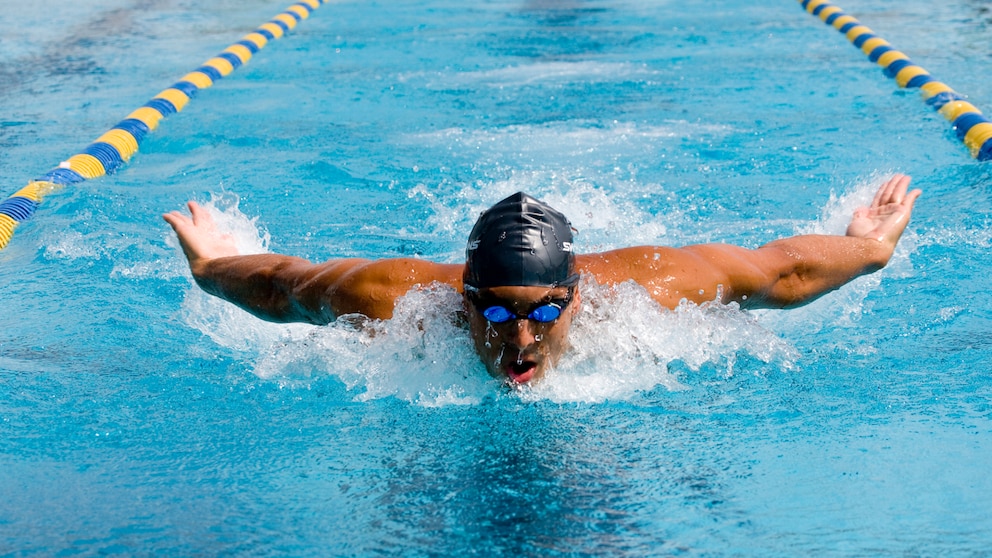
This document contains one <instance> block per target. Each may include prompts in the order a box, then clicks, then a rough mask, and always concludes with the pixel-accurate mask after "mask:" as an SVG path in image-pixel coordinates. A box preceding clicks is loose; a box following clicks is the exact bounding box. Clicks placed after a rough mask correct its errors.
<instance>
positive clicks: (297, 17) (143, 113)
mask: <svg viewBox="0 0 992 558" xmlns="http://www.w3.org/2000/svg"><path fill="white" fill-rule="evenodd" d="M328 1H330V0H301V1H300V2H297V3H295V4H293V5H292V6H289V7H288V8H286V10H284V11H283V12H281V13H279V14H278V15H276V16H275V17H273V18H272V19H271V20H269V21H267V22H266V23H263V24H262V25H260V26H259V27H258V28H256V29H255V30H254V31H252V32H251V33H249V34H247V35H245V36H244V37H242V38H241V40H239V41H238V42H236V43H234V44H232V45H231V46H229V47H227V48H225V49H224V50H223V51H221V53H220V54H218V55H217V56H215V57H213V58H211V59H209V60H207V61H206V62H204V63H203V65H201V66H200V67H199V68H197V69H195V70H193V71H192V72H190V73H188V74H186V75H184V76H183V77H182V78H180V79H179V81H178V82H176V83H174V84H172V85H171V86H169V87H168V88H167V89H165V90H163V91H162V92H161V93H159V94H158V95H155V96H154V97H152V99H151V100H150V101H148V102H147V103H145V104H144V106H142V107H140V108H138V109H137V110H135V111H133V112H131V114H128V115H127V117H126V118H125V119H124V120H121V121H120V122H118V123H117V124H116V125H115V126H114V127H113V128H111V129H110V130H109V131H107V132H106V133H105V134H103V135H102V136H100V137H98V138H97V139H96V140H94V141H93V143H91V144H89V145H88V146H86V148H85V149H83V150H82V151H81V152H80V153H77V154H75V155H73V156H72V157H69V158H68V159H67V160H65V161H62V162H61V163H59V165H58V166H57V167H55V168H53V169H52V170H50V171H48V172H47V173H45V174H43V175H41V176H39V177H38V178H35V179H34V180H31V181H30V182H28V185H27V186H25V187H24V188H21V189H20V190H18V191H17V192H15V193H14V194H13V195H11V196H10V197H8V198H7V199H6V200H4V201H3V202H0V250H3V249H4V248H6V246H7V245H8V244H9V243H10V239H11V238H12V237H13V235H14V229H15V228H17V226H18V225H19V224H20V223H22V222H24V221H26V220H28V219H30V218H31V216H32V215H34V213H35V211H36V210H37V209H38V206H39V205H40V204H41V201H42V200H43V199H44V198H45V196H47V195H49V194H51V193H52V192H55V191H57V190H61V189H62V188H63V187H65V186H68V185H70V184H76V183H79V182H83V181H85V180H91V179H94V178H97V177H100V176H103V175H105V174H111V173H113V172H115V171H116V170H117V169H118V168H120V167H121V166H123V165H124V164H125V163H127V162H128V161H129V160H130V159H131V157H132V156H133V155H134V154H135V153H137V151H138V146H139V145H140V144H141V141H142V140H143V139H144V137H145V136H146V135H147V134H148V133H149V132H151V131H152V130H154V129H155V128H156V127H157V126H158V124H159V122H160V121H161V120H162V119H163V118H165V117H167V116H169V115H171V114H174V113H177V112H180V111H182V110H183V108H184V107H185V106H186V104H187V103H188V102H189V100H190V99H191V98H192V97H193V95H195V94H196V92H197V91H199V90H201V89H206V88H208V87H210V86H211V85H213V84H214V83H216V82H217V81H218V80H219V79H221V78H223V77H225V76H227V75H228V74H230V73H231V72H233V71H234V70H236V69H238V68H239V67H241V66H243V65H244V64H246V63H247V62H248V60H250V59H251V57H252V56H254V55H255V54H256V53H258V51H260V50H261V49H263V48H265V45H266V44H268V43H269V42H270V41H274V40H276V39H279V38H281V37H283V36H284V35H285V34H286V33H288V32H289V31H290V30H292V29H293V28H294V27H296V24H297V23H299V22H301V21H303V20H304V19H306V18H308V17H310V14H311V13H312V12H313V11H314V10H316V9H317V8H319V7H320V6H321V5H322V4H324V3H326V2H328Z"/></svg>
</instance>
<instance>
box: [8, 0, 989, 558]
mask: <svg viewBox="0 0 992 558" xmlns="http://www.w3.org/2000/svg"><path fill="white" fill-rule="evenodd" d="M741 4H743V3H740V2H730V1H721V0H717V1H710V2H705V3H704V2H700V1H696V0H686V1H680V2H674V1H672V2H664V1H653V2H646V1H642V0H631V1H623V2H601V1H588V2H586V1H580V0H559V1H554V0H540V1H538V0H531V1H525V2H501V1H490V2H483V3H477V4H469V5H466V4H465V3H454V2H444V1H443V0H421V1H416V2H413V1H402V0H401V1H396V2H390V3H382V4H379V3H375V2H340V3H331V4H327V5H325V6H323V7H321V8H320V9H319V10H318V11H317V12H316V13H315V14H314V16H312V17H311V18H310V19H308V20H306V21H305V22H304V23H302V24H301V25H300V26H299V27H298V28H297V29H296V30H294V32H293V33H292V34H291V35H290V36H289V37H287V38H285V39H282V40H280V41H278V42H276V43H273V44H272V45H270V46H268V47H266V49H265V50H264V51H263V52H261V53H260V54H259V55H258V56H257V57H255V58H254V59H253V60H252V61H251V62H250V63H249V64H248V65H247V66H245V67H243V68H241V69H239V70H238V72H237V73H235V74H233V75H232V76H230V77H228V78H226V79H225V80H223V81H221V82H219V83H218V84H217V85H215V86H214V87H212V88H211V89H209V90H206V91H203V92H201V93H200V94H199V95H197V96H196V98H194V99H193V101H192V102H191V103H190V104H189V106H187V107H186V108H185V109H184V110H183V112H182V113H180V114H178V115H175V116H172V117H170V118H169V119H168V120H166V121H164V122H163V123H162V125H161V126H160V128H159V129H158V130H156V131H155V132H154V133H152V134H150V135H149V136H148V137H147V138H146V139H145V141H144V143H143V144H142V147H141V152H140V153H139V154H138V155H137V156H135V158H134V159H133V160H132V161H131V162H130V163H129V164H128V165H127V166H126V167H125V168H123V169H122V170H121V171H120V172H118V173H117V174H114V175H112V176H108V177H104V178H101V179H98V180H93V181H87V182H85V183H82V184H80V185H78V186H74V187H69V188H66V189H65V190H63V191H62V192H60V193H58V194H55V195H52V196H50V197H48V198H46V200H45V202H44V204H43V205H42V206H41V208H40V209H39V212H38V214H37V215H36V216H35V217H34V218H33V219H32V220H30V221H28V222H26V223H25V224H24V225H22V226H21V227H20V228H19V229H18V231H17V235H16V236H15V238H14V240H13V242H12V243H11V244H10V246H8V247H7V248H6V249H5V250H3V251H2V252H0V285H2V289H0V308H3V309H4V316H5V320H4V326H3V327H2V328H0V419H2V420H0V432H2V436H0V479H3V481H4V482H2V483H0V502H2V504H0V549H2V552H3V553H9V554H12V555H53V554H60V553H61V554H73V553H80V554H103V553H106V554H110V553H117V554H179V555H194V554H196V555H199V554H206V555H214V554H245V555H273V554H288V555H299V556H307V555H309V556H325V555H374V554H386V553H398V552H402V553H404V554H408V555H436V554H463V553H477V554H490V553H502V554H510V553H519V554H526V555H559V554H576V555H585V554H630V555H697V556H698V555H704V556H720V555H753V556H769V555H789V556H792V555H805V554H825V555H878V554H881V555H887V554H892V555H895V554H898V555H927V556H930V555H980V554H982V553H984V552H985V551H986V549H987V548H988V547H989V546H990V543H992V525H990V520H989V519H988V518H989V517H992V509H990V503H989V502H992V482H990V481H989V480H988V476H987V473H986V464H987V463H988V462H989V461H990V453H992V451H990V440H992V437H990V436H992V432H990V431H992V428H990V425H992V423H990V419H992V407H990V399H992V381H990V380H989V378H988V372H989V366H988V364H987V363H988V362H989V361H990V356H992V343H990V340H992V335H990V332H992V325H990V324H992V321H990V318H992V316H990V310H989V309H990V308H992V304H990V295H989V294H988V291H987V289H985V288H984V287H985V283H986V281H987V280H986V276H987V274H988V273H989V271H990V265H989V263H988V257H987V253H988V249H989V245H990V234H989V232H988V230H989V217H988V216H989V213H990V211H989V210H990V207H989V206H990V203H992V198H990V195H989V191H990V186H992V172H990V167H989V166H988V163H979V162H976V161H974V160H973V159H971V158H970V157H969V156H968V153H967V150H966V149H965V148H964V147H963V146H962V145H961V143H960V142H959V141H957V139H956V138H955V137H954V133H953V131H952V130H951V129H950V127H949V126H948V124H947V123H946V121H945V120H944V119H943V118H942V117H941V116H940V115H938V114H936V113H934V112H933V111H932V110H931V109H929V108H928V107H926V106H925V104H923V103H922V102H920V100H919V99H918V97H917V93H916V92H913V91H904V90H899V89H898V88H897V87H896V86H895V84H894V83H893V82H892V80H890V79H888V78H886V77H885V76H883V75H882V74H881V71H880V70H879V69H878V67H877V66H875V65H873V64H871V63H870V62H868V61H867V60H866V59H865V56H864V55H863V53H861V52H860V51H858V50H857V49H855V48H853V47H851V46H850V45H849V44H848V43H847V41H846V40H844V38H843V37H842V36H839V35H838V34H837V33H836V32H835V31H833V30H831V29H830V28H828V27H826V26H824V25H823V23H822V22H820V21H819V20H817V19H816V18H813V17H811V16H810V15H808V14H807V13H805V12H804V11H803V10H802V9H801V8H800V7H799V6H798V5H797V4H796V3H795V2H792V1H783V2H776V3H765V4H766V5H762V6H760V7H759V6H757V5H754V6H746V5H741ZM838 5H840V6H841V7H842V8H844V9H845V10H846V11H848V12H849V13H852V14H854V15H856V16H857V17H858V18H859V19H861V20H862V21H863V22H864V23H865V24H867V25H869V26H871V27H872V28H873V29H875V30H876V31H877V32H878V33H879V34H880V35H882V36H884V37H885V38H886V39H888V40H889V41H890V42H892V44H893V45H896V46H898V47H900V48H901V49H903V50H905V51H906V52H907V54H910V55H911V56H912V57H913V58H914V59H915V60H917V61H918V62H919V63H921V64H922V65H923V66H924V67H926V68H927V69H928V70H930V71H931V72H932V73H933V74H935V76H937V77H939V78H940V79H941V80H943V81H944V82H946V83H948V84H950V85H951V86H953V87H954V88H955V89H956V90H957V91H959V92H961V93H964V94H967V95H969V96H970V99H971V100H972V102H973V103H974V104H975V105H976V106H979V107H981V108H984V109H985V111H986V112H987V113H988V111H990V110H992V90H990V88H992V84H990V82H989V80H988V79H987V73H988V70H989V69H990V66H992V63H990V59H989V55H990V51H989V48H988V45H989V44H990V38H992V37H990V36H992V21H990V17H992V16H990V14H989V13H988V11H987V9H986V8H985V7H984V5H983V3H981V2H978V1H967V0H952V1H950V2H945V3H942V4H940V5H937V4H936V3H932V2H926V3H925V2H921V1H917V0H909V1H904V2H888V1H881V0H875V1H868V0H851V1H849V0H845V1H843V2H838ZM284 7H285V6H284V5H283V4H280V3H271V2H261V1H253V0H249V1H238V2H234V1H231V0H222V1H219V2H213V3H210V4H209V5H201V4H194V3H190V2H185V1H175V2H157V3H147V2H134V1H125V0H116V1H111V0H100V1H97V2H90V3H87V4H86V5H85V6H76V5H73V6H62V5H61V4H56V3H44V2H40V3H35V4H32V5H28V6H10V7H5V8H4V13H3V15H0V18H2V21H4V23H5V28H6V29H8V30H9V33H8V37H7V38H9V40H6V39H5V41H4V42H3V43H2V45H0V60H4V61H5V62H3V63H2V64H3V65H2V66H0V68H2V72H3V75H4V76H5V77H6V79H5V80H3V85H0V87H2V88H3V89H2V91H0V99H2V100H0V106H2V107H3V111H2V114H3V117H2V118H3V122H2V126H0V139H2V145H3V147H4V149H5V153H6V155H7V156H6V157H5V158H4V159H3V162H2V163H0V164H2V166H0V169H2V175H3V176H4V177H5V184H7V186H6V187H5V192H13V191H14V190H16V189H17V188H20V187H21V186H22V185H23V183H24V182H25V181H26V180H28V179H29V178H32V177H34V176H37V175H38V174H40V173H42V172H44V171H46V170H47V169H49V168H51V167H52V166H53V165H56V164H58V162H59V161H61V160H63V159H64V158H65V157H67V156H68V155H71V154H73V153H76V152H78V150H79V149H80V148H81V147H82V146H85V145H86V144H87V143H88V142H90V141H92V140H93V139H94V138H95V137H96V136H98V135H99V134H101V133H103V132H104V131H105V130H106V129H107V128H109V127H110V126H111V125H113V124H114V123H115V122H117V121H119V120H120V119H121V118H123V117H124V115H126V114H127V113H128V112H130V111H131V110H133V109H134V108H136V107H138V106H140V105H141V104H143V103H144V102H145V101H147V100H148V99H149V98H150V97H151V96H152V95H154V94H155V93H157V92H158V91H160V90H162V89H163V88H165V87H167V86H168V85H169V84H171V83H173V82H174V81H175V80H176V79H177V78H178V77H179V76H181V75H183V74H184V73H186V72H188V71H190V70H191V69H193V68H194V67H196V65H197V64H199V63H200V62H201V61H203V60H205V59H207V58H208V57H210V56H213V55H215V54H216V53H217V52H219V51H220V50H221V49H223V48H224V47H226V46H228V45H229V44H231V43H232V42H234V41H236V40H237V39H238V38H239V37H240V36H242V35H243V34H244V33H246V32H248V31H250V30H251V29H254V28H255V27H256V26H257V25H258V24H259V23H261V22H263V21H266V20H267V19H268V18H270V17H271V16H272V15H273V14H274V13H276V12H278V11H279V10H282V9H283V8H284ZM894 171H899V172H905V173H907V174H911V175H913V176H914V177H915V183H916V185H918V186H920V187H921V188H923V189H924V197H923V198H922V199H921V200H920V203H919V204H918V206H917V211H916V213H915V214H914V219H913V222H912V223H911V225H910V228H909V230H908V232H907V235H906V237H904V241H903V243H902V244H901V246H900V249H899V251H898V252H897V254H896V257H895V258H894V261H893V262H892V264H891V265H890V267H888V268H886V269H885V270H883V271H882V272H880V273H878V274H875V275H873V276H870V277H868V278H865V279H862V280H859V281H857V282H856V283H854V284H852V285H850V286H848V287H846V288H844V289H842V290H841V291H838V292H836V293H833V294H831V295H829V296H827V297H825V298H823V299H821V300H819V301H817V302H816V303H814V304H812V305H810V306H807V307H804V308H802V309H798V310H792V311H788V312H754V313H742V312H739V311H737V310H735V309H733V308H720V307H710V308H703V309H700V308H681V309H679V310H678V311H675V312H660V311H658V310H656V309H654V308H653V307H652V306H651V305H650V304H647V303H645V300H644V297H643V295H641V294H640V293H638V292H637V291H636V290H633V289H619V290H617V291H615V292H606V291H602V292H593V293H590V296H589V298H588V301H587V302H588V304H587V305H586V306H585V308H584V311H583V314H582V315H581V316H580V317H579V321H578V323H577V324H576V331H575V338H574V339H575V344H576V350H575V351H574V352H573V353H572V355H570V357H569V359H568V362H565V363H563V365H562V367H561V369H560V370H559V371H558V372H557V374H556V375H555V376H554V377H552V378H550V380H549V381H548V382H547V383H546V384H545V385H543V386H539V387H537V388H534V389H531V390H524V391H521V392H507V391H505V390H503V389H501V388H499V387H498V386H497V385H496V384H495V383H494V382H493V381H491V380H489V379H488V377H487V376H486V374H485V372H484V370H483V368H482V366H481V364H479V363H478V362H477V359H476V358H475V356H474V354H473V353H472V352H471V349H470V348H469V346H468V344H467V333H466V332H464V331H462V330H461V329H460V328H459V327H458V326H457V324H454V323H452V322H451V319H450V312H449V311H446V309H450V308H451V307H452V306H453V305H455V304H456V299H455V298H453V296H452V293H449V292H445V291H431V292H425V293H418V294H416V295H414V296H410V297H407V299H405V300H404V301H403V305H402V306H401V307H400V308H399V309H398V312H397V317H396V318H395V319H394V320H392V321H391V322H387V323H383V324H376V325H374V328H373V329H374V331H375V333H376V334H375V335H371V334H369V333H368V331H364V332H363V331H359V330H357V329H356V328H355V327H354V324H347V323H339V324H335V325H333V326H330V327H325V328H312V327H306V326H295V327H289V326H275V325H271V324H264V323H261V322H258V321H256V320H253V319H247V318H246V317H245V315H244V314H240V313H238V312H236V311H234V310H233V309H231V308H230V307H228V306H225V305H223V304H219V303H217V302H216V301H214V300H211V299H209V298H207V297H205V296H204V295H202V293H200V292H199V291H198V290H197V289H196V288H195V287H193V286H192V284H191V280H190V278H189V276H188V274H187V272H186V270H185V268H184V264H183V262H182V259H181V256H180V254H179V252H178V250H177V248H176V247H175V242H174V240H172V239H171V237H170V235H169V234H168V230H167V226H166V225H165V224H164V223H163V222H162V221H161V217H160V216H161V214H162V213H163V212H166V211H169V210H172V209H176V208H179V207H180V206H181V205H182V204H183V203H184V202H185V200H187V199H190V198H193V199H197V200H200V201H203V202H210V203H211V205H212V207H215V208H216V209H217V211H218V212H219V215H220V216H221V218H222V219H223V220H224V222H225V223H226V224H227V225H228V226H230V227H231V228H232V229H233V230H234V231H235V234H236V236H237V238H238V239H239V240H240V241H241V242H242V243H243V244H244V246H245V247H246V249H251V250H266V249H267V250H272V251H276V252H284V253H290V254H294V255H299V256H302V257H306V258H310V259H313V260H319V259H324V258H328V257H332V256H376V255H412V254H416V255H421V256H423V257H426V258H432V259H437V260H442V261H452V262H453V261H458V259H459V258H460V257H461V251H462V249H463V241H464V238H465V236H466V234H467V232H468V228H469V227H470V225H471V223H472V221H473V220H474V218H475V216H476V215H477V213H478V212H479V211H480V210H481V209H482V208H484V207H486V206H487V205H489V204H490V203H492V202H493V201H495V200H497V199H499V198H500V197H502V196H503V195H505V194H509V193H511V192H513V191H516V190H519V189H522V190H526V191H529V192H530V193H532V194H534V195H536V196H538V197H541V198H544V199H545V200H546V201H548V202H549V203H551V204H552V205H554V206H556V207H559V208H560V209H562V210H563V211H564V212H565V213H566V214H567V215H569V216H570V217H571V218H572V220H573V222H574V224H575V225H576V228H577V229H578V230H579V232H578V234H577V241H578V242H579V244H580V248H581V249H582V250H585V251H591V250H598V249H603V248H610V247H615V246H622V245H628V244H634V243H647V242H652V243H662V244H673V245H681V244H685V243H691V242H711V241H726V242H733V243H739V244H743V245H746V246H757V245H759V244H761V243H763V242H767V241H769V240H772V239H774V238H777V237H780V236H784V235H790V234H793V233H795V232H798V231H802V232H805V231H827V232H838V227H840V228H841V229H842V228H843V223H844V219H845V218H846V215H847V214H848V213H849V211H850V208H851V207H852V206H853V205H854V204H855V203H856V202H857V200H860V199H863V198H864V197H865V196H866V195H867V194H868V193H869V192H870V191H871V189H872V183H873V182H874V181H876V180H877V179H878V178H879V177H881V176H884V175H885V174H887V173H890V172H894Z"/></svg>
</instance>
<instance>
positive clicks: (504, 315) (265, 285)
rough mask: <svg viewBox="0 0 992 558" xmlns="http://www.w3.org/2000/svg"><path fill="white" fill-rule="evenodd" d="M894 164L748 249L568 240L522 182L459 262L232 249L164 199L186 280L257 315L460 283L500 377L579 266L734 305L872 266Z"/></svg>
mask: <svg viewBox="0 0 992 558" xmlns="http://www.w3.org/2000/svg"><path fill="white" fill-rule="evenodd" d="M909 183H910V178H909V177H908V176H904V175H898V174H897V175H895V176H893V177H892V178H890V179H889V180H887V181H886V182H885V183H884V184H882V185H881V187H880V188H879V190H878V192H877V193H876V194H875V198H874V200H873V201H872V203H871V205H870V206H868V207H860V208H858V209H857V210H856V211H855V212H854V216H853V217H852V219H851V222H850V224H849V225H848V227H847V233H846V235H801V236H794V237H790V238H785V239H781V240H776V241H773V242H770V243H768V244H765V245H764V246H761V247H759V248H756V249H753V250H752V249H746V248H741V247H737V246H731V245H726V244H700V245H694V246H685V247H682V248H672V247H665V246H636V247H630V248H620V249H617V250H611V251H608V252H600V253H592V254H576V253H575V251H574V249H573V247H574V245H573V243H572V228H571V225H570V224H569V221H568V219H566V218H565V216H564V215H562V214H561V213H559V212H558V211H556V210H555V209H553V208H551V207H549V206H547V205H545V204H544V203H542V202H540V201H538V200H536V199H534V198H532V197H530V196H528V195H526V194H523V193H517V194H514V195H512V196H510V197H508V198H506V199H504V200H502V201H500V202H499V203H497V204H496V205H494V206H492V207H491V208H490V209H488V210H487V211H485V212H484V213H483V214H482V215H481V216H480V217H479V220H478V221H477V222H476V223H475V226H474V227H473V229H472V232H471V234H470V235H469V238H468V243H467V245H466V250H465V256H466V257H465V263H464V264H440V263H434V262H430V261H425V260H421V259H416V258H390V259H378V260H368V259H357V258H347V259H334V260H330V261H327V262H323V263H319V264H314V263H311V262H309V261H307V260H304V259H301V258H296V257H292V256H284V255H278V254H258V255H239V254H238V249H237V247H236V246H235V243H234V239H233V238H232V237H231V236H229V235H225V234H223V233H221V232H220V231H218V230H217V228H216V226H215V224H214V222H213V219H212V218H211V216H210V214H209V213H208V212H207V211H206V210H205V209H204V208H202V207H201V206H199V205H197V204H196V203H195V202H192V201H191V202H189V204H188V206H189V210H190V214H191V216H190V217H187V216H186V215H184V214H182V213H180V212H178V211H173V212H171V213H168V214H166V215H164V216H163V217H164V219H165V220H166V222H168V223H169V225H171V226H172V228H173V229H174V230H175V232H176V235H177V236H178V237H179V243H180V245H181V246H182V250H183V252H184V253H185V255H186V258H187V259H188V260H189V267H190V270H191V271H192V274H193V278H194V279H195V280H196V283H197V284H198V285H199V286H200V287H201V288H202V289H203V290H204V291H206V292H208V293H210V294H212V295H215V296H218V297H220V298H222V299H224V300H227V301H229V302H231V303H233V304H236V305H238V306H239V307H241V308H243V309H245V310H247V311H248V312H250V313H252V314H254V315H255V316H258V317H259V318H262V319H265V320H269V321H273V322H283V323H284V322H306V323H312V324H326V323H329V322H332V321H333V320H334V319H335V318H336V317H337V316H342V315H345V314H352V313H358V314H363V315H365V316H368V317H369V318H376V319H388V318H390V317H391V316H392V313H393V306H394V304H395V302H396V300H397V299H398V298H399V297H402V296H403V295H405V294H406V293H407V292H409V291H410V290H411V289H415V288H418V287H427V286H429V285H432V284H435V283H440V284H444V285H448V286H450V287H452V288H454V289H456V290H458V291H459V292H460V293H462V297H463V300H464V311H465V315H466V316H467V319H468V324H469V328H470V330H471V336H472V338H473V340H474V344H475V349H476V351H477V352H478V354H479V357H480V359H481V360H482V362H483V363H484V364H485V366H486V369H487V370H488V371H489V373H490V374H491V375H493V376H494V377H496V378H499V379H502V380H504V381H506V382H508V383H510V384H511V385H514V384H523V383H527V382H534V381H537V380H540V379H541V377H542V376H543V375H544V374H545V372H546V371H547V370H548V368H549V367H551V366H554V365H555V363H556V362H557V361H558V359H559V357H561V355H562V354H563V353H564V352H565V351H566V350H567V349H568V346H569V345H568V332H569V327H570V326H571V323H572V318H573V317H574V316H575V314H576V312H577V310H578V308H579V306H580V304H581V302H582V297H581V292H580V278H581V277H583V276H588V277H590V278H591V279H593V280H595V281H596V282H597V283H599V284H601V285H609V284H618V283H622V282H626V281H634V282H636V283H637V284H639V285H641V286H642V287H643V288H644V289H646V290H647V292H648V294H650V295H651V297H652V298H653V299H654V300H655V301H656V302H657V303H658V304H660V305H661V306H664V307H666V308H675V307H676V306H678V304H679V303H680V302H681V301H683V300H685V301H689V302H693V303H696V304H702V303H704V302H709V301H714V300H715V301H718V302H721V303H730V302H736V303H738V304H740V306H741V308H789V307H796V306H801V305H803V304H805V303H807V302H810V301H812V300H814V299H816V298H817V297H819V296H821V295H823V294H825V293H827V292H830V291H833V290H835V289H837V288H839V287H841V286H842V285H844V284H846V283H847V282H849V281H851V280H852V279H854V278H856V277H859V276H861V275H865V274H868V273H872V272H875V271H877V270H879V269H881V268H882V267H884V266H885V265H886V264H887V263H888V261H889V258H891V256H892V253H893V251H894V250H895V247H896V243H897V242H898V241H899V238H900V237H901V236H902V233H903V230H905V228H906V225H907V224H908V223H909V218H910V215H911V213H912V210H913V204H914V203H915V201H916V199H917V198H918V197H919V195H920V190H913V191H910V192H907V189H908V187H909Z"/></svg>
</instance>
